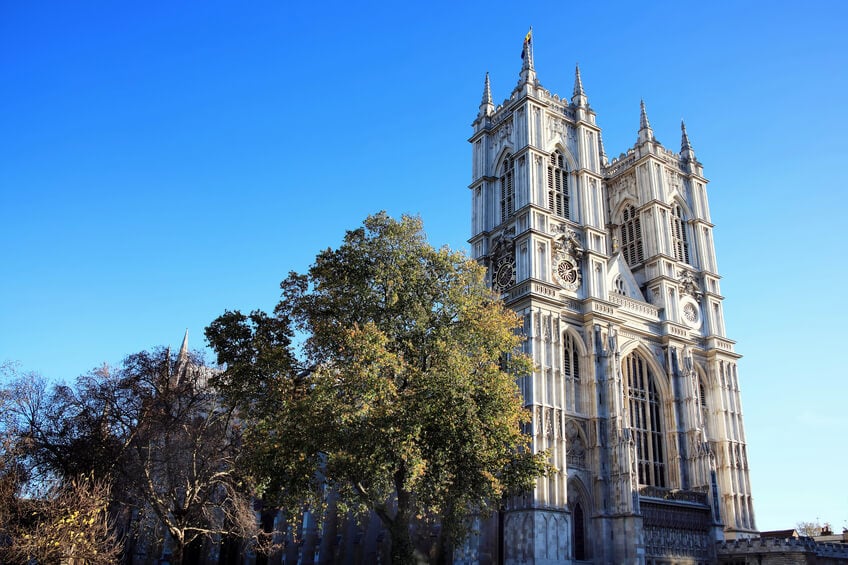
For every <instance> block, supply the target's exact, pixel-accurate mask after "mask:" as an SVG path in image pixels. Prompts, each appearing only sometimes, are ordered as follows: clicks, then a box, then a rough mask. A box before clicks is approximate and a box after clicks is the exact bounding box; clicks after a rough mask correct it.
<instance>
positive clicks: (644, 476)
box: [622, 352, 665, 487]
mask: <svg viewBox="0 0 848 565" xmlns="http://www.w3.org/2000/svg"><path fill="white" fill-rule="evenodd" d="M622 365H623V366H622V373H623V374H624V382H625V386H626V387H627V407H628V410H629V412H630V428H631V431H632V432H633V436H634V440H635V441H636V460H637V468H638V470H639V484H643V485H651V486H656V487H664V486H665V456H664V450H663V430H662V406H661V403H660V396H659V394H658V393H657V389H656V385H655V383H654V375H653V373H652V372H651V369H650V367H649V366H648V363H647V361H645V359H644V357H642V355H641V354H639V353H638V352H636V353H631V354H630V355H628V356H627V357H625V358H624V362H623V364H622Z"/></svg>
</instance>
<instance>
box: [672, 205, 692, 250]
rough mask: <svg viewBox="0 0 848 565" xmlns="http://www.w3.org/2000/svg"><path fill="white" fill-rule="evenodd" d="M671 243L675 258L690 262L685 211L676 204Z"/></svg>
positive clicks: (673, 209)
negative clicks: (684, 217)
mask: <svg viewBox="0 0 848 565" xmlns="http://www.w3.org/2000/svg"><path fill="white" fill-rule="evenodd" d="M671 243H672V246H673V247H674V258H675V259H677V260H678V261H683V262H684V263H688V262H689V239H688V238H687V237H686V222H685V221H684V219H683V209H682V208H681V207H680V205H679V204H675V205H674V207H673V208H672V214H671Z"/></svg>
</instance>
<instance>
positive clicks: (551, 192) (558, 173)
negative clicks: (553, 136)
mask: <svg viewBox="0 0 848 565" xmlns="http://www.w3.org/2000/svg"><path fill="white" fill-rule="evenodd" d="M548 209H549V210H550V211H551V212H553V213H554V214H556V215H557V216H560V217H562V218H570V215H569V210H568V169H567V168H566V166H565V158H564V157H563V156H562V153H560V152H559V150H557V151H554V152H553V153H552V154H551V160H550V162H549V163H548Z"/></svg>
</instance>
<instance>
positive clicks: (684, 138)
mask: <svg viewBox="0 0 848 565" xmlns="http://www.w3.org/2000/svg"><path fill="white" fill-rule="evenodd" d="M680 131H681V136H680V151H681V152H682V151H685V150H686V149H688V150H690V151H691V150H692V144H691V143H689V135H688V134H687V133H686V123H684V121H683V120H680Z"/></svg>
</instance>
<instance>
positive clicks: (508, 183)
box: [500, 155, 515, 222]
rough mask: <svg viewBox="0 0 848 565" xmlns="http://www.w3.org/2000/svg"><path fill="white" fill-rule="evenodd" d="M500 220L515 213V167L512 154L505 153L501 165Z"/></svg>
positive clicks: (504, 219)
mask: <svg viewBox="0 0 848 565" xmlns="http://www.w3.org/2000/svg"><path fill="white" fill-rule="evenodd" d="M500 180H501V221H502V222H504V221H506V220H507V218H510V217H512V215H513V214H514V213H515V168H514V161H513V158H512V155H507V156H506V158H504V162H503V164H502V165H501V179H500Z"/></svg>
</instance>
